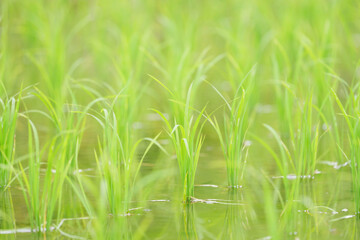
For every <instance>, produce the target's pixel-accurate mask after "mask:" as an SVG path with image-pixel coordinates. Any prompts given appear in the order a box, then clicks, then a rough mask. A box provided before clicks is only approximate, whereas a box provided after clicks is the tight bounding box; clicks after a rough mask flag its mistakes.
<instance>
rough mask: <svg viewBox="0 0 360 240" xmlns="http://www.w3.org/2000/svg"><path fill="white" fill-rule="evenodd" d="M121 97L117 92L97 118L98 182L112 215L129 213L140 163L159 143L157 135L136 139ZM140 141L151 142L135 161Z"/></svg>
mask: <svg viewBox="0 0 360 240" xmlns="http://www.w3.org/2000/svg"><path fill="white" fill-rule="evenodd" d="M123 97H124V96H121V95H117V96H116V97H115V99H114V100H113V101H112V102H111V103H109V104H107V105H106V106H105V107H104V108H103V109H102V113H103V114H102V115H100V117H96V119H97V120H98V122H99V123H100V125H101V127H102V129H103V136H102V139H101V140H100V139H99V152H98V153H96V161H97V165H98V170H99V174H100V178H101V181H102V182H104V183H105V186H106V194H107V201H108V207H109V211H110V213H111V214H114V215H121V214H126V213H128V211H129V209H130V204H131V200H132V197H133V195H134V186H135V180H136V177H137V176H138V174H139V171H140V167H141V164H142V162H143V160H144V158H145V157H146V155H147V153H148V152H149V150H150V148H151V147H152V145H153V144H156V145H158V146H160V145H159V144H158V143H157V142H156V139H157V137H158V136H156V137H155V138H154V139H150V138H141V139H136V137H135V136H134V134H135V133H134V131H133V129H132V124H133V122H132V121H131V118H130V117H129V116H128V115H126V114H125V112H124V111H127V109H126V108H125V107H124V105H122V104H123V103H124V101H125V99H123ZM126 116H128V118H127V117H126ZM143 141H150V144H149V145H148V146H147V147H146V149H145V151H144V153H143V154H142V156H141V157H140V160H138V159H137V151H138V147H139V145H140V144H141V143H142V142H143Z"/></svg>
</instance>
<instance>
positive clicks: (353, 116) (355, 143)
mask: <svg viewBox="0 0 360 240" xmlns="http://www.w3.org/2000/svg"><path fill="white" fill-rule="evenodd" d="M359 93H360V87H359V84H358V83H356V84H355V85H354V86H352V87H350V88H349V89H348V93H347V96H346V103H345V104H343V103H342V102H341V101H340V99H339V97H338V96H337V94H336V92H335V91H334V90H333V95H334V98H335V101H336V103H337V105H338V107H339V109H340V112H341V115H342V116H343V117H344V119H345V122H346V126H347V128H348V130H347V137H348V141H349V145H350V153H349V156H346V155H345V157H346V158H347V160H348V161H350V167H351V175H352V186H353V194H354V202H355V212H356V214H357V215H358V214H359V212H360V196H359V193H360V180H359V179H360V177H359V174H360V162H359V159H360V139H359V136H360V126H359V123H360V121H359V120H360V103H359V97H358V96H359ZM340 144H341V143H340V142H338V145H340ZM340 146H341V145H340ZM340 146H338V147H340Z"/></svg>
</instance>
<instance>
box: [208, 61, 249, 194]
mask: <svg viewBox="0 0 360 240" xmlns="http://www.w3.org/2000/svg"><path fill="white" fill-rule="evenodd" d="M254 76H255V69H254V68H253V69H252V70H251V71H250V72H249V73H248V74H246V75H245V77H244V78H243V79H242V81H240V83H239V86H238V88H237V90H236V92H235V95H234V99H233V100H232V101H228V100H226V98H225V97H224V96H223V95H222V94H221V93H220V92H219V91H218V90H217V89H216V88H215V87H214V86H213V85H212V87H213V88H214V90H215V91H216V92H217V93H218V94H219V95H220V97H221V98H222V99H223V100H224V101H225V104H226V109H225V114H224V120H223V124H224V126H223V128H222V127H220V125H219V123H218V121H217V120H216V117H212V118H211V117H208V121H209V122H210V123H211V125H212V126H213V127H214V129H215V131H216V133H217V135H218V137H219V140H220V145H221V148H222V151H223V154H224V157H225V160H226V169H227V178H228V185H229V187H231V188H238V187H241V186H240V184H241V183H242V182H243V176H244V171H245V166H246V160H247V155H248V145H247V143H246V138H247V131H248V128H249V124H250V122H251V121H250V120H249V119H250V115H251V110H252V109H251V107H252V106H251V104H252V102H251V97H252V96H251V94H252V93H253V87H254V83H253V81H254Z"/></svg>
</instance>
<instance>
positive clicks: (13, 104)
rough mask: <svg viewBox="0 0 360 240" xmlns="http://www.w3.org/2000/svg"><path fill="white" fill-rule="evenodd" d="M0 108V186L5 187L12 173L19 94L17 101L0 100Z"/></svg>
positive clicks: (12, 98) (13, 99) (12, 99)
mask: <svg viewBox="0 0 360 240" xmlns="http://www.w3.org/2000/svg"><path fill="white" fill-rule="evenodd" d="M0 106H1V108H0V186H5V185H7V184H8V183H9V181H10V179H11V176H12V171H13V163H14V158H15V147H16V135H15V132H16V122H17V119H18V115H19V107H20V94H19V96H18V97H17V99H15V98H14V97H11V98H8V97H6V98H4V99H1V98H0Z"/></svg>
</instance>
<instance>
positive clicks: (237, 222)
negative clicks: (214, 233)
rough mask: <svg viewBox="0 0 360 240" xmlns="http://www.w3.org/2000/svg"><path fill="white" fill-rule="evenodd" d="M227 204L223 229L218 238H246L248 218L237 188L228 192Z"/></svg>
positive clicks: (240, 193) (241, 196)
mask: <svg viewBox="0 0 360 240" xmlns="http://www.w3.org/2000/svg"><path fill="white" fill-rule="evenodd" d="M228 201H229V204H228V205H227V208H226V214H225V221H224V227H223V230H222V232H221V234H220V236H219V239H246V231H247V230H248V229H249V219H248V217H247V212H246V208H245V206H244V205H243V204H241V203H242V202H244V201H243V195H242V192H240V191H239V190H237V189H230V190H229V192H228Z"/></svg>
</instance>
